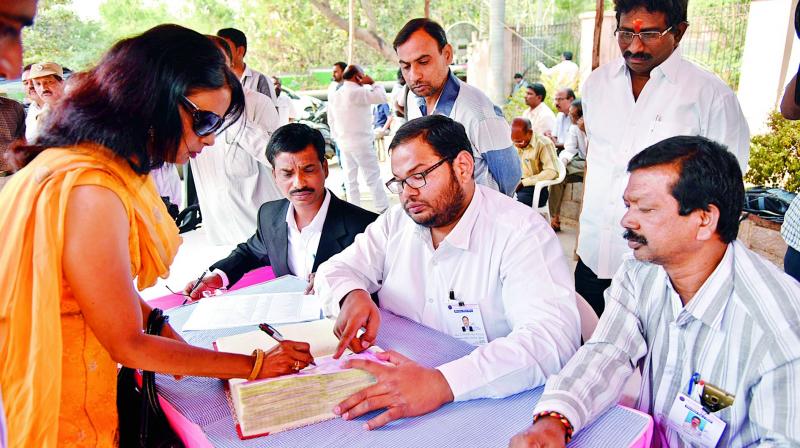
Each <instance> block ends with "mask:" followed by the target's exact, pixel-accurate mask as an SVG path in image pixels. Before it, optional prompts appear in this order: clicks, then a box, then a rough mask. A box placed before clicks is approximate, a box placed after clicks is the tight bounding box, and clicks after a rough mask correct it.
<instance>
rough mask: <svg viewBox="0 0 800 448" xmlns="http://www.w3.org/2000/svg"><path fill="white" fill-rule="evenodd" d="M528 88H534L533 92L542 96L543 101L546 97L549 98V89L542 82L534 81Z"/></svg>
mask: <svg viewBox="0 0 800 448" xmlns="http://www.w3.org/2000/svg"><path fill="white" fill-rule="evenodd" d="M528 88H529V89H531V90H533V93H535V94H536V95H538V96H540V97H542V101H544V100H545V98H547V89H545V88H544V85H542V83H539V82H534V83H532V84H529V85H528Z"/></svg>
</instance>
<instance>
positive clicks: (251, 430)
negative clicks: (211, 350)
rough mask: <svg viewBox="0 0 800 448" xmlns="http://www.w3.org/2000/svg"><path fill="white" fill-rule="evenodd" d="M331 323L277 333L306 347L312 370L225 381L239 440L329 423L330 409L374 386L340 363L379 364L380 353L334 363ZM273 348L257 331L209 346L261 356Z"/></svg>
mask: <svg viewBox="0 0 800 448" xmlns="http://www.w3.org/2000/svg"><path fill="white" fill-rule="evenodd" d="M333 323H334V322H333V321H332V320H329V319H323V320H318V321H312V322H305V323H301V324H294V325H286V326H281V327H280V328H279V329H280V331H281V333H282V334H283V337H284V338H286V339H287V340H293V341H304V342H308V343H309V344H310V345H311V354H312V355H313V356H314V359H315V362H316V364H317V366H316V367H314V366H308V367H307V368H305V369H303V370H302V371H300V372H298V373H296V374H294V375H286V376H281V377H278V378H269V379H262V380H255V381H246V380H243V379H231V380H228V393H229V394H228V398H229V401H230V404H231V408H232V410H233V418H234V423H235V424H236V431H237V433H238V434H239V437H240V438H242V439H249V438H253V437H261V436H265V435H268V434H270V433H275V432H280V431H286V430H289V429H293V428H298V427H301V426H306V425H310V424H312V423H317V422H321V421H325V420H329V419H332V418H334V417H335V415H334V414H333V412H332V410H333V407H334V406H336V405H337V404H338V403H339V402H341V401H342V400H344V399H345V398H347V397H348V396H350V395H351V394H353V393H355V392H358V391H359V390H361V389H363V388H365V387H367V386H369V385H370V384H374V383H375V377H373V376H372V375H370V374H369V373H367V372H364V371H362V370H358V369H344V368H343V364H344V363H345V361H347V359H353V358H361V359H369V360H373V361H376V362H380V361H378V359H377V358H375V355H374V351H375V350H379V349H377V348H375V350H373V349H371V350H372V351H366V352H364V353H360V354H354V353H350V352H345V355H343V356H342V357H341V358H340V359H338V360H337V359H333V358H332V357H331V355H332V354H333V353H334V351H335V350H336V345H337V343H338V340H337V339H336V337H335V336H334V335H333ZM276 344H277V342H275V341H274V340H273V339H272V338H270V337H269V336H267V335H266V334H264V333H263V332H261V331H254V332H250V333H243V334H238V335H235V336H229V337H224V338H220V339H218V340H217V341H216V342H215V343H214V345H215V347H216V348H217V350H219V351H222V352H231V353H241V354H247V355H249V354H251V353H252V352H253V350H255V349H256V348H261V349H262V350H265V351H266V350H269V349H270V348H272V347H273V346H275V345H276Z"/></svg>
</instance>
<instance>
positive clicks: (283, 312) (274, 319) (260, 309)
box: [183, 292, 320, 331]
mask: <svg viewBox="0 0 800 448" xmlns="http://www.w3.org/2000/svg"><path fill="white" fill-rule="evenodd" d="M319 317H320V302H319V297H317V296H314V295H304V294H303V293H297V292H288V293H267V294H237V295H232V294H231V295H222V296H216V297H208V298H206V299H202V300H200V302H198V304H197V305H194V311H192V315H191V316H189V319H187V321H186V323H185V324H184V325H183V331H187V330H215V329H219V328H234V327H243V326H247V325H256V324H259V323H261V322H269V323H270V324H283V323H293V322H303V321H308V320H316V319H319Z"/></svg>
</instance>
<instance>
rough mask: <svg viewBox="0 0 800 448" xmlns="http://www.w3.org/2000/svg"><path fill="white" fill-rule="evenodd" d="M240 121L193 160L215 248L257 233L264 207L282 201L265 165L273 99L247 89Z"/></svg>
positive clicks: (273, 115) (272, 127)
mask: <svg viewBox="0 0 800 448" xmlns="http://www.w3.org/2000/svg"><path fill="white" fill-rule="evenodd" d="M244 94H245V112H244V115H243V116H242V118H240V119H239V121H237V122H236V123H234V124H232V125H231V126H230V127H229V128H227V129H226V130H225V131H224V132H222V133H221V134H220V135H218V136H217V138H216V141H215V143H214V145H213V146H209V147H207V148H205V149H204V150H203V152H202V154H200V155H199V156H197V157H196V158H194V159H192V160H191V162H190V163H191V166H192V173H193V174H194V183H195V187H196V188H197V196H198V199H199V201H200V211H201V212H202V214H203V224H202V225H203V227H204V228H205V229H206V236H207V238H208V241H209V242H210V243H211V244H217V245H221V244H238V243H241V242H243V241H245V240H246V239H247V238H249V237H250V236H251V235H253V233H254V232H255V230H256V221H257V215H258V209H259V207H261V204H263V203H265V202H269V201H274V200H277V199H281V198H282V197H283V195H282V194H281V192H280V191H279V190H278V188H277V186H276V185H275V180H274V178H273V176H272V167H271V166H270V165H269V162H267V157H266V149H267V143H268V142H269V138H270V137H271V136H272V133H273V132H274V131H275V129H277V128H278V120H279V119H278V112H277V110H276V109H275V105H274V103H273V102H272V100H270V99H269V97H267V96H265V95H263V94H261V93H258V92H256V91H254V90H250V89H248V88H245V89H244Z"/></svg>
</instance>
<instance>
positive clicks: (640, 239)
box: [622, 229, 647, 246]
mask: <svg viewBox="0 0 800 448" xmlns="http://www.w3.org/2000/svg"><path fill="white" fill-rule="evenodd" d="M622 237H623V238H625V239H626V240H628V241H633V242H634V243H639V244H642V245H645V246H646V245H647V238H645V237H644V235H639V234H638V233H636V232H634V231H633V230H631V229H625V232H624V233H623V234H622Z"/></svg>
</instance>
